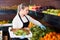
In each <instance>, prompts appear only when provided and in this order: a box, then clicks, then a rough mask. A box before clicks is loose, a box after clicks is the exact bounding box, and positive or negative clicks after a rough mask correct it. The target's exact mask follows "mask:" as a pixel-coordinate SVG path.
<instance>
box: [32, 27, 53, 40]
mask: <svg viewBox="0 0 60 40" xmlns="http://www.w3.org/2000/svg"><path fill="white" fill-rule="evenodd" d="M53 31H54V30H51V29H50V28H48V27H46V30H43V29H41V28H40V26H33V27H32V28H31V32H32V38H31V40H39V38H40V37H44V36H45V35H46V33H49V32H53Z"/></svg>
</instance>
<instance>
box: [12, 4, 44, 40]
mask: <svg viewBox="0 0 60 40" xmlns="http://www.w3.org/2000/svg"><path fill="white" fill-rule="evenodd" d="M28 6H29V5H27V4H24V3H23V4H20V5H19V6H18V11H17V14H16V16H15V17H14V19H13V21H12V23H13V28H15V29H16V28H18V29H21V28H28V25H29V22H32V23H33V24H35V25H39V26H40V27H41V28H45V27H44V26H43V25H42V24H41V23H40V22H38V21H37V20H35V19H33V18H32V17H30V16H29V15H27V14H28V12H29V7H28ZM15 40H19V39H15ZM20 40H28V38H24V39H20Z"/></svg>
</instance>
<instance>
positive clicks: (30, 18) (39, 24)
mask: <svg viewBox="0 0 60 40" xmlns="http://www.w3.org/2000/svg"><path fill="white" fill-rule="evenodd" d="M27 17H28V19H29V21H30V22H32V23H33V24H35V25H38V26H40V27H41V28H44V29H46V28H45V26H44V25H42V24H41V23H40V22H39V21H37V20H35V19H33V18H32V17H30V16H29V15H27Z"/></svg>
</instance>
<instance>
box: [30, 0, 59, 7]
mask: <svg viewBox="0 0 60 40" xmlns="http://www.w3.org/2000/svg"><path fill="white" fill-rule="evenodd" d="M31 3H32V4H36V5H42V6H54V7H56V8H60V0H32V2H31Z"/></svg>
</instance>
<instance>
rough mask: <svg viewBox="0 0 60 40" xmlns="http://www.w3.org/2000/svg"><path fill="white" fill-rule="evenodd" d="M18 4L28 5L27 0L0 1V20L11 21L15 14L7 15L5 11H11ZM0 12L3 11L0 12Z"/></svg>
mask: <svg viewBox="0 0 60 40" xmlns="http://www.w3.org/2000/svg"><path fill="white" fill-rule="evenodd" d="M20 3H27V4H29V0H0V20H11V19H13V18H14V17H15V15H16V14H13V13H12V11H10V12H11V13H9V14H8V12H6V9H13V10H15V8H17V7H16V6H18V5H19V4H20ZM1 10H5V11H4V12H2V11H1Z"/></svg>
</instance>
